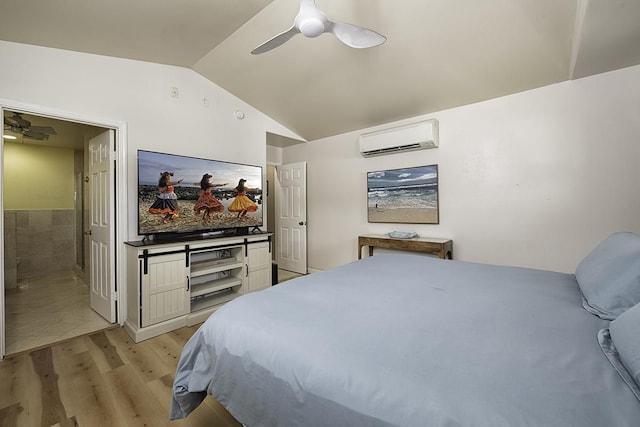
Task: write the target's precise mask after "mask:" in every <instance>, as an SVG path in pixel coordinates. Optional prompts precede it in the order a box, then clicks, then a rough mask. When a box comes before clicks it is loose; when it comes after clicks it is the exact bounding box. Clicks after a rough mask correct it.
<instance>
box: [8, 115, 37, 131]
mask: <svg viewBox="0 0 640 427" xmlns="http://www.w3.org/2000/svg"><path fill="white" fill-rule="evenodd" d="M5 120H12V121H13V122H15V123H16V125H17V126H20V127H23V128H28V127H29V126H31V122H30V121H29V120H25V119H23V118H22V116H21V115H20V113H13V117H7V118H5Z"/></svg>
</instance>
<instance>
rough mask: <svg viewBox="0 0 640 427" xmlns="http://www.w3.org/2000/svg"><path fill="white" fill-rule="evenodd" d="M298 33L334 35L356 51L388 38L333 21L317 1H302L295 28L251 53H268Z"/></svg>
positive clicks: (375, 44)
mask: <svg viewBox="0 0 640 427" xmlns="http://www.w3.org/2000/svg"><path fill="white" fill-rule="evenodd" d="M298 33H302V35H304V36H306V37H310V38H312V37H318V36H319V35H320V34H322V33H332V34H333V35H335V36H336V37H337V38H338V39H339V40H340V41H341V42H342V43H344V44H346V45H347V46H349V47H353V48H356V49H363V48H368V47H374V46H378V45H381V44H382V43H384V42H385V41H386V40H387V38H386V37H385V36H383V35H381V34H378V33H376V32H375V31H372V30H368V29H366V28H363V27H359V26H357V25H353V24H345V23H342V22H336V21H331V20H329V18H328V17H327V15H326V14H325V13H324V12H322V11H321V10H320V9H318V7H317V6H316V2H315V0H300V11H299V12H298V14H297V15H296V18H295V20H294V21H293V26H292V27H291V28H289V29H288V30H287V31H285V32H283V33H280V34H278V35H277V36H275V37H273V38H271V39H269V40H267V41H266V42H264V43H262V44H261V45H260V46H258V47H256V48H255V49H253V50H252V51H251V53H252V54H254V55H258V54H260V53H264V52H268V51H270V50H271V49H274V48H276V47H278V46H280V45H282V44H284V43H285V42H286V41H288V40H290V39H291V38H292V37H293V36H295V35H296V34H298Z"/></svg>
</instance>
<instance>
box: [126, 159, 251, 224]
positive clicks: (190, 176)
mask: <svg viewBox="0 0 640 427" xmlns="http://www.w3.org/2000/svg"><path fill="white" fill-rule="evenodd" d="M262 202H263V199H262V168H261V167H260V166H252V165H244V164H239V163H230V162H223V161H219V160H210V159H200V158H195V157H187V156H179V155H175V154H166V153H156V152H152V151H144V150H138V234H140V235H150V234H167V233H169V234H183V233H193V234H196V233H204V232H211V231H220V230H224V229H238V230H242V229H245V230H246V228H248V227H250V228H251V227H259V226H262V225H263V222H262V212H263V209H262Z"/></svg>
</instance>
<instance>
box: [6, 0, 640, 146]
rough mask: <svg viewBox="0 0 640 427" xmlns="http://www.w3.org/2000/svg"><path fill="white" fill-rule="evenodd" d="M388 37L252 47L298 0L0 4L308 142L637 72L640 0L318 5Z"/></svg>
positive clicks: (21, 20) (13, 29) (12, 37)
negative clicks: (188, 80)
mask: <svg viewBox="0 0 640 427" xmlns="http://www.w3.org/2000/svg"><path fill="white" fill-rule="evenodd" d="M316 3H317V5H318V7H319V8H320V9H322V10H323V11H324V12H325V13H326V14H327V15H328V16H329V18H331V19H334V20H337V21H342V22H349V23H353V24H357V25H360V26H364V27H367V28H370V29H373V30H375V31H377V32H379V33H381V34H384V35H385V36H387V38H388V40H387V42H386V43H384V44H383V45H381V46H379V47H375V48H371V49H363V50H356V49H351V48H348V47H346V46H344V45H342V44H341V43H340V42H339V41H338V40H337V39H335V37H333V36H332V35H330V34H323V35H322V36H320V37H318V38H316V39H306V38H304V37H303V36H302V35H298V36H296V37H294V38H293V39H292V40H290V41H289V42H287V43H285V44H284V45H282V46H281V47H279V48H277V49H276V50H273V51H270V52H267V53H265V54H262V55H251V54H250V51H251V50H252V49H253V48H254V47H256V46H257V45H259V44H260V43H262V42H263V41H265V40H267V39H268V38H270V37H272V36H274V35H275V34H277V33H280V32H282V31H284V30H286V29H288V28H289V27H290V26H291V24H292V23H293V18H294V17H295V15H296V13H297V11H298V7H299V0H271V1H270V0H243V1H238V0H190V1H175V0H138V1H135V2H131V1H129V0H109V1H104V0H83V1H71V0H62V1H56V2H50V1H42V0H2V2H1V3H0V39H2V40H7V41H14V42H19V43H27V44H35V45H41V46H48V47H55V48H60V49H68V50H75V51H81V52H89V53H95V54H102V55H109V56H116V57H123V58H131V59H139V60H144V61H151V62H157V63H163V64H171V65H178V66H184V67H189V68H192V69H193V70H195V71H196V72H198V73H200V74H202V75H203V76H205V77H206V78H208V79H209V80H211V81H213V82H215V83H216V84H218V85H219V86H221V87H223V88H225V89H226V90H228V91H229V92H231V93H233V94H234V95H236V96H237V97H239V98H241V99H243V100H244V101H245V102H247V103H249V104H251V105H252V106H254V107H256V108H258V109H259V110H261V111H262V112H264V113H265V114H267V115H269V116H271V117H272V118H274V119H275V120H277V121H279V122H280V123H282V124H283V125H284V126H286V127H288V128H289V129H291V130H292V131H294V132H296V133H297V134H299V135H300V136H302V137H303V138H305V139H307V140H314V139H318V138H322V137H326V136H330V135H335V134H339V133H343V132H347V131H352V130H357V129H363V128H366V127H370V126H375V125H379V124H383V123H388V122H391V121H394V120H399V119H403V118H407V117H413V116H417V115H422V114H428V113H430V112H435V111H439V110H443V109H447V108H452V107H456V106H460V105H465V104H469V103H473V102H477V101H482V100H486V99H491V98H495V97H499V96H504V95H508V94H512V93H516V92H521V91H524V90H528V89H532V88H536V87H541V86H545V85H549V84H552V83H556V82H561V81H565V80H568V79H574V78H580V77H585V76H589V75H593V74H597V73H602V72H606V71H611V70H615V69H619V68H623V67H627V66H632V65H637V64H640V0H401V1H392V0H317V1H316Z"/></svg>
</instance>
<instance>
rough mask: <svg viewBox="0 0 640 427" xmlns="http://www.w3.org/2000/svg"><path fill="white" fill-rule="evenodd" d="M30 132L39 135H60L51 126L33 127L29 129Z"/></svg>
mask: <svg viewBox="0 0 640 427" xmlns="http://www.w3.org/2000/svg"><path fill="white" fill-rule="evenodd" d="M29 130H30V131H33V132H38V133H46V134H49V135H57V134H58V133H57V132H56V130H55V129H54V128H52V127H51V126H31V127H30V128H29Z"/></svg>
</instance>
